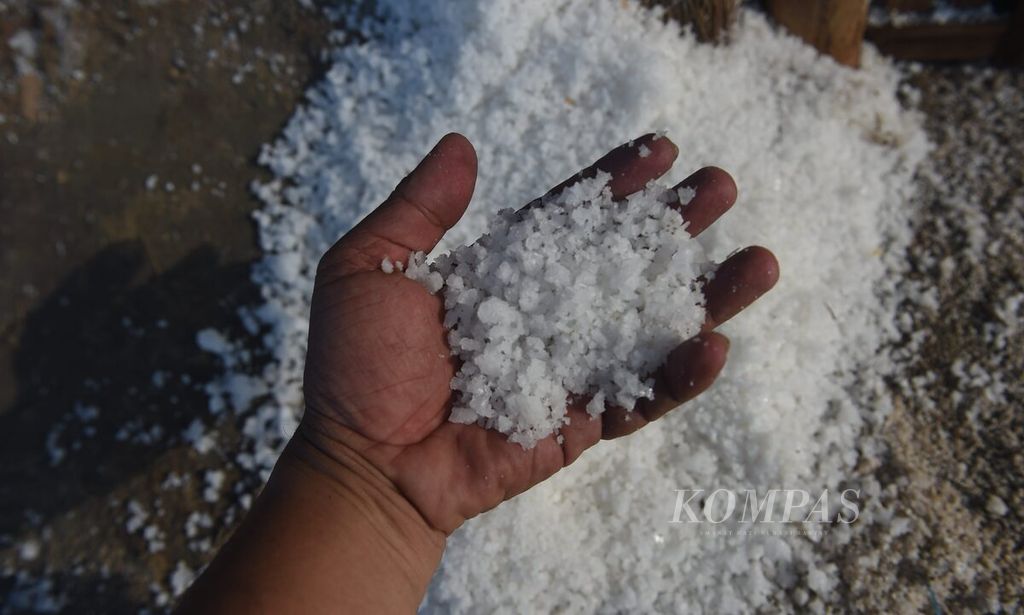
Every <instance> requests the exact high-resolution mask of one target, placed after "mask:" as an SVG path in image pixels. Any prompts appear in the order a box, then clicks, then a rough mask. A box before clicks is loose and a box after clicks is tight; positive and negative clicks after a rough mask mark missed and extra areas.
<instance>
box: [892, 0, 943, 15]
mask: <svg viewBox="0 0 1024 615" xmlns="http://www.w3.org/2000/svg"><path fill="white" fill-rule="evenodd" d="M885 7H886V8H887V9H889V10H890V11H917V12H924V11H930V10H932V0H885Z"/></svg>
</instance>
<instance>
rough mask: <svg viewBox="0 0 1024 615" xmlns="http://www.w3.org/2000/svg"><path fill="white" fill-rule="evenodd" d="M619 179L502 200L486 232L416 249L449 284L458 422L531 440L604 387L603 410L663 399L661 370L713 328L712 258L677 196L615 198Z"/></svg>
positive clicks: (596, 403)
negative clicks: (447, 245) (539, 200)
mask: <svg viewBox="0 0 1024 615" xmlns="http://www.w3.org/2000/svg"><path fill="white" fill-rule="evenodd" d="M610 178H611V176H610V175H608V174H607V173H599V174H598V175H597V176H596V177H594V178H593V179H589V180H585V181H581V182H579V183H577V184H575V185H573V186H571V187H569V188H567V189H566V190H564V191H562V192H561V193H560V194H558V195H556V196H554V197H553V198H550V199H547V200H545V202H544V203H543V204H542V206H540V207H532V208H530V209H526V210H520V211H517V210H515V209H505V210H502V211H500V212H498V217H497V220H496V221H495V222H494V223H493V224H492V226H491V228H490V230H489V231H488V233H487V234H486V235H484V236H483V237H481V238H480V239H478V240H477V241H476V242H474V243H473V244H471V245H468V246H464V247H461V248H458V249H457V250H454V251H453V252H450V253H448V254H445V255H443V256H442V257H440V258H439V259H438V260H437V262H436V263H434V264H432V265H431V266H427V265H424V264H423V259H424V256H425V255H423V253H417V254H415V255H413V257H412V259H411V260H410V264H409V267H408V269H407V270H406V275H408V276H409V277H411V278H413V279H416V280H418V281H420V282H421V283H423V284H424V285H425V286H426V287H427V289H428V290H429V291H430V292H432V293H434V292H437V291H438V290H442V288H443V292H444V299H445V310H446V314H445V320H444V324H445V327H446V328H447V329H448V330H449V334H448V343H449V346H450V347H451V350H452V353H453V354H454V355H456V356H458V357H459V359H460V360H461V367H460V368H459V371H458V373H457V374H456V375H455V377H454V378H453V379H452V383H451V386H452V390H453V391H455V392H456V393H457V395H456V401H455V404H454V406H453V408H452V414H451V417H450V419H451V420H452V421H453V422H456V423H474V422H479V423H480V424H481V425H483V426H484V427H487V428H490V429H497V430H498V431H500V432H501V433H504V434H508V435H509V439H510V440H511V441H513V442H517V443H519V444H521V445H523V447H525V448H532V447H533V446H534V445H535V444H536V442H537V441H538V440H540V439H542V438H545V437H547V436H549V435H551V434H552V433H554V432H555V431H556V430H558V429H559V428H560V427H561V426H562V425H564V424H565V423H566V422H568V418H569V417H568V416H567V414H566V405H567V400H568V398H569V396H570V395H574V396H578V397H582V396H587V397H593V399H592V400H591V403H589V404H588V405H587V411H588V413H589V414H590V415H591V416H596V415H598V414H601V413H602V412H604V410H605V402H608V403H610V404H614V405H616V406H619V407H622V408H627V409H631V408H633V405H634V404H635V403H636V401H637V400H638V399H640V398H651V397H652V396H653V381H652V379H651V378H650V377H649V375H650V374H651V373H653V372H654V370H655V369H656V368H657V367H658V366H659V365H660V364H661V363H662V362H663V361H664V360H665V358H666V357H667V356H668V353H669V351H671V350H672V348H674V347H675V346H676V345H677V344H679V343H680V342H681V341H683V340H685V339H687V338H689V337H691V336H693V335H695V334H696V333H697V332H699V331H700V326H701V323H702V322H703V321H704V295H703V293H702V292H701V289H700V287H699V285H698V283H697V280H698V278H699V276H701V275H702V274H704V273H707V272H708V271H710V270H711V269H712V266H711V264H710V263H708V262H707V261H706V259H705V258H704V250H703V248H702V247H701V245H700V243H698V242H697V240H696V239H693V238H692V237H690V235H689V234H688V233H687V232H686V230H684V226H685V225H684V223H683V219H682V216H681V215H680V213H679V211H677V210H676V209H673V208H671V207H669V206H668V203H674V202H676V201H677V200H678V195H677V194H676V193H675V192H674V191H672V190H671V189H670V188H668V187H666V186H664V185H660V184H651V185H650V186H648V187H647V188H646V189H645V190H642V191H640V192H637V193H635V194H633V195H631V196H630V197H629V198H628V199H626V200H625V201H622V202H615V201H614V200H613V199H612V195H611V190H610V189H609V188H608V187H607V183H608V180H609V179H610ZM691 192H692V191H691ZM684 196H687V197H689V196H690V195H689V194H686V195H684ZM382 269H383V270H384V271H385V272H387V273H390V272H391V271H394V266H393V265H392V264H391V263H390V262H388V261H387V260H385V261H384V263H383V264H382Z"/></svg>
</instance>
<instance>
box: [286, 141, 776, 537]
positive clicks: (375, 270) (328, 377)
mask: <svg viewBox="0 0 1024 615" xmlns="http://www.w3.org/2000/svg"><path fill="white" fill-rule="evenodd" d="M641 146H644V147H646V148H647V149H649V150H650V153H649V154H648V155H646V156H641V155H640V147H641ZM677 153H678V150H677V148H676V147H675V145H674V144H672V143H671V141H669V140H668V139H667V138H657V137H655V136H654V135H645V136H644V137H641V138H640V139H636V140H635V141H632V142H630V143H629V144H626V145H623V146H621V147H619V148H616V149H615V150H612V151H611V152H610V153H609V154H608V155H606V156H605V157H603V158H602V159H600V160H599V161H597V162H596V163H595V164H594V165H593V166H591V167H589V168H588V169H585V170H584V171H582V172H581V173H580V174H577V175H576V176H574V177H573V178H570V179H569V180H567V181H566V182H563V184H560V185H559V186H557V187H556V188H554V189H553V190H555V191H557V190H560V189H562V188H564V187H565V185H567V184H568V183H571V182H573V181H576V180H577V179H578V178H579V177H582V176H586V175H591V174H593V173H594V172H595V171H596V170H602V171H605V172H608V173H610V174H611V176H612V180H611V182H610V184H609V185H610V187H611V190H612V193H613V195H615V196H616V197H624V196H626V195H628V194H630V193H632V192H634V191H636V190H639V189H641V188H643V187H644V186H645V185H646V184H647V182H649V181H650V180H652V179H655V178H657V177H659V176H661V175H662V174H663V173H665V172H666V171H667V170H668V169H669V167H671V165H672V162H673V161H674V159H675V157H676V155H677ZM475 180H476V155H475V153H474V151H473V147H472V145H470V143H469V142H468V141H467V140H466V139H465V138H464V137H462V136H460V135H456V134H451V135H448V136H446V137H445V138H444V139H442V140H441V141H440V142H439V143H438V145H437V146H436V147H435V148H434V150H433V151H432V152H431V153H430V154H429V155H428V156H427V157H426V158H425V159H424V160H423V162H421V163H420V165H419V166H418V167H417V168H416V170H414V171H413V172H412V174H410V175H409V176H408V177H407V178H406V179H405V180H403V181H402V182H401V183H400V184H399V186H398V187H397V188H396V190H395V192H394V193H393V194H392V195H391V197H389V198H388V200H387V201H385V202H384V203H383V204H382V205H381V206H380V207H378V208H377V209H376V210H375V211H374V212H373V213H371V214H370V215H369V216H368V217H367V218H366V219H365V220H364V221H363V222H361V223H360V224H359V225H357V226H356V227H355V228H354V229H352V231H350V232H349V233H348V234H346V235H345V236H344V237H342V238H341V239H340V240H339V241H338V242H337V243H336V244H335V245H334V246H333V247H332V248H331V249H330V250H329V251H328V252H327V254H326V255H325V256H324V258H323V259H322V260H321V262H320V265H319V268H318V270H317V279H316V286H315V289H314V292H313V301H312V308H311V313H310V331H309V348H308V354H307V359H306V374H305V396H306V407H307V412H306V415H305V416H304V417H303V421H302V427H301V428H300V430H301V431H300V433H304V434H306V435H307V436H310V437H311V438H312V439H314V440H316V441H317V442H318V447H320V448H322V449H333V450H325V452H327V453H328V454H331V455H332V456H338V455H337V453H338V452H339V449H343V451H344V455H343V456H344V457H345V458H346V459H353V458H354V459H356V460H357V461H356V463H359V464H364V463H365V464H368V465H369V466H372V468H374V469H375V470H376V471H378V472H379V473H380V474H382V475H383V476H384V477H386V478H387V479H388V480H390V481H391V483H392V484H393V485H394V487H395V488H396V489H397V490H398V492H399V493H400V494H401V495H403V496H404V497H405V498H406V499H407V500H408V501H409V502H410V503H411V504H412V505H413V506H414V507H415V508H416V509H417V510H418V511H419V513H420V514H421V515H422V516H423V518H424V520H425V521H426V522H427V523H428V524H429V525H430V526H431V527H432V528H434V529H436V530H439V531H442V532H445V533H450V532H452V531H453V530H454V529H455V528H457V527H458V526H459V525H461V524H462V522H463V521H465V520H466V519H468V518H470V517H473V516H475V515H477V514H479V513H480V512H483V511H485V510H488V509H490V508H493V507H494V506H497V505H498V504H500V503H501V502H502V501H504V500H506V499H509V498H511V497H512V496H514V495H516V494H518V493H521V492H522V491H525V490H526V489H528V488H530V487H532V486H533V485H535V484H537V483H539V482H541V481H542V480H544V479H546V478H548V477H549V476H551V475H552V474H554V473H555V472H557V471H558V470H560V469H561V468H563V467H565V466H567V465H569V464H570V463H572V462H573V461H574V460H575V459H576V458H577V457H579V455H580V454H581V453H582V452H583V451H584V450H586V449H587V448H589V447H590V446H593V445H594V444H595V443H597V441H598V440H600V439H601V438H602V437H603V438H614V437H619V436H622V435H626V434H628V433H631V432H632V431H635V430H636V429H638V428H640V427H642V426H643V425H645V424H646V423H647V422H649V421H652V420H655V419H657V418H659V417H660V416H661V415H663V414H665V413H666V412H668V411H669V410H671V409H672V408H674V407H676V406H678V405H679V404H681V403H683V402H685V401H687V400H688V399H691V398H693V397H694V396H696V395H698V394H699V393H700V392H702V391H703V390H704V389H706V388H707V387H708V386H709V385H710V384H711V382H712V381H713V380H714V378H715V376H717V374H718V372H719V371H720V370H721V368H722V366H723V364H724V362H725V356H726V354H727V351H728V340H726V338H725V337H723V336H722V335H720V334H718V333H715V332H713V329H714V327H715V326H717V325H718V324H720V323H721V322H724V321H725V320H727V319H728V318H729V317H731V316H732V315H734V314H735V313H736V312H738V311H740V310H742V309H743V308H744V307H746V306H747V305H749V304H750V303H751V302H753V301H754V300H755V299H756V298H757V297H758V296H760V295H761V294H762V293H764V292H766V291H767V290H768V289H770V288H771V287H772V286H773V285H774V283H775V281H776V279H777V277H778V264H777V263H776V261H775V258H774V257H773V256H772V254H771V253H770V252H768V251H767V250H765V249H763V248H756V247H754V248H747V249H746V250H743V251H740V252H737V253H736V254H734V255H733V256H732V257H730V258H729V259H728V260H727V261H725V262H724V263H723V264H722V265H721V266H720V267H719V268H718V270H717V271H716V275H715V276H714V277H713V278H712V279H710V280H709V281H708V282H707V283H706V284H705V297H706V299H707V314H708V318H707V322H706V324H705V330H704V332H702V333H701V334H700V335H698V336H696V337H694V338H692V339H690V340H687V341H683V342H682V343H681V344H680V345H679V346H678V347H677V348H676V349H675V350H674V351H673V352H672V353H671V354H670V355H669V357H668V359H667V361H666V362H665V364H664V365H663V366H662V367H661V369H659V370H658V372H657V373H656V374H654V376H655V397H654V399H653V400H641V402H640V403H638V405H637V407H636V408H633V409H632V411H631V412H630V411H626V410H624V409H621V408H610V409H609V410H608V411H606V412H605V413H604V414H602V415H601V416H600V417H598V418H596V419H591V418H590V416H589V415H588V414H587V413H586V411H585V410H584V409H583V406H584V405H585V404H584V402H585V400H574V401H573V402H572V403H570V407H569V416H570V422H569V423H568V424H567V425H565V426H564V427H563V428H562V429H561V430H560V431H559V433H558V434H556V435H552V436H551V437H548V438H546V439H544V440H541V441H540V442H538V443H537V445H536V446H535V447H534V448H532V449H529V450H524V449H523V448H522V447H520V446H519V445H518V444H513V443H510V442H509V441H508V440H507V439H506V437H505V436H504V435H502V434H500V433H498V432H496V431H492V430H487V429H484V428H482V427H480V426H478V425H463V424H458V423H451V422H449V421H448V420H447V417H448V413H449V411H450V408H451V400H452V392H451V389H450V387H449V383H450V381H451V378H452V376H453V375H454V374H455V371H456V369H457V362H456V359H455V358H454V357H452V356H451V355H450V353H449V349H448V344H447V341H446V337H447V336H446V331H445V329H444V327H443V325H442V321H443V316H444V306H443V300H442V298H441V297H440V296H439V295H431V294H430V293H428V292H427V290H426V289H425V288H424V287H423V286H421V285H420V284H419V283H417V282H414V281H412V280H410V279H408V278H406V277H405V276H402V275H393V274H392V275H388V274H386V273H384V272H383V271H381V268H380V265H381V263H382V261H383V260H384V258H389V259H390V260H392V261H396V262H403V263H404V262H407V261H408V259H409V255H410V253H411V252H414V251H425V252H429V251H430V250H431V249H432V248H433V247H434V246H435V245H436V243H437V242H438V241H439V240H440V238H441V236H442V235H443V234H444V232H445V231H446V230H447V229H449V228H451V227H452V226H453V225H454V224H455V223H456V222H457V221H458V220H459V218H460V217H461V216H462V213H463V212H464V211H465V209H466V207H467V206H468V205H469V201H470V198H471V196H472V193H473V187H474V184H475ZM682 185H685V186H688V187H691V188H694V189H696V196H695V197H694V198H693V200H692V201H691V202H690V203H689V204H687V205H685V206H679V205H678V204H670V205H669V206H672V207H675V208H676V209H678V210H679V211H680V214H681V217H680V223H683V222H684V221H685V222H686V223H688V227H687V228H688V230H689V232H690V233H691V234H697V233H699V232H700V231H702V230H703V229H704V228H706V227H707V226H708V225H710V224H711V223H712V222H714V221H715V220H716V219H717V218H718V217H719V216H720V215H721V214H722V213H724V212H725V211H726V210H727V209H728V208H729V207H730V206H731V205H732V203H733V202H734V201H735V198H736V188H735V184H734V183H733V182H732V179H731V178H730V177H729V176H728V174H726V173H725V172H724V171H721V170H719V169H715V168H712V167H708V168H705V169H701V170H700V171H698V172H697V173H695V174H694V175H692V176H690V177H689V178H688V179H686V180H684V181H683V182H682ZM538 204H539V201H536V202H534V203H533V204H531V205H538Z"/></svg>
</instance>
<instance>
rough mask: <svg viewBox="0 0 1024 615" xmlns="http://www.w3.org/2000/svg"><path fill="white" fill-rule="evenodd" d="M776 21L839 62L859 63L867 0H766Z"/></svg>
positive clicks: (853, 64)
mask: <svg viewBox="0 0 1024 615" xmlns="http://www.w3.org/2000/svg"><path fill="white" fill-rule="evenodd" d="M768 11H769V13H771V15H772V17H773V18H774V19H775V21H777V22H779V23H780V24H781V25H782V26H784V27H785V28H787V29H788V30H789V31H790V32H792V33H793V34H795V35H797V36H799V37H800V38H802V39H803V40H805V41H807V42H808V43H810V44H811V45H813V46H814V47H815V48H816V49H817V50H818V51H820V52H822V53H827V54H828V55H830V56H832V57H833V58H835V59H836V61H837V62H839V63H841V64H846V65H847V66H860V48H861V42H862V40H863V38H864V27H865V26H866V25H867V19H868V2H867V0H817V1H815V2H807V1H806V0H769V2H768Z"/></svg>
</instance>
